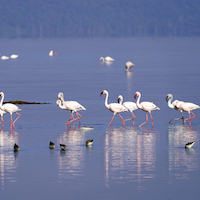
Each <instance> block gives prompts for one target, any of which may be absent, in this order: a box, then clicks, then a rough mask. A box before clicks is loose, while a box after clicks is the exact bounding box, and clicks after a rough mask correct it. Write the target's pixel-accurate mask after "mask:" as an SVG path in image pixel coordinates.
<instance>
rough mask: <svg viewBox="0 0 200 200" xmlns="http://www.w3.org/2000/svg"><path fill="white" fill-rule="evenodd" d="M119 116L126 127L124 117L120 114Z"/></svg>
mask: <svg viewBox="0 0 200 200" xmlns="http://www.w3.org/2000/svg"><path fill="white" fill-rule="evenodd" d="M118 115H119V116H120V117H121V119H122V123H123V125H124V126H125V123H124V122H125V121H124V119H123V117H122V116H121V115H120V114H119V113H118Z"/></svg>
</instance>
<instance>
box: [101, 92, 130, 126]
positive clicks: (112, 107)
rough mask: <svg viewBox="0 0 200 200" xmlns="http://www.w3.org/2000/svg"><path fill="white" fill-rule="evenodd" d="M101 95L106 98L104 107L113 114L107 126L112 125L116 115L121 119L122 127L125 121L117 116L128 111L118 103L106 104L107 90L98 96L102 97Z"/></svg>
mask: <svg viewBox="0 0 200 200" xmlns="http://www.w3.org/2000/svg"><path fill="white" fill-rule="evenodd" d="M102 94H105V95H106V98H105V107H106V108H107V109H108V110H110V111H111V112H113V113H114V114H113V117H112V119H111V121H110V123H109V124H108V126H110V124H111V123H112V121H113V119H114V117H115V115H116V114H118V115H119V116H120V117H121V119H122V123H123V125H125V123H124V122H125V120H124V119H123V117H122V116H121V115H120V114H119V113H120V112H127V111H128V109H127V108H125V107H124V106H123V105H121V104H119V103H110V104H108V91H107V90H103V91H102V92H101V93H100V96H102Z"/></svg>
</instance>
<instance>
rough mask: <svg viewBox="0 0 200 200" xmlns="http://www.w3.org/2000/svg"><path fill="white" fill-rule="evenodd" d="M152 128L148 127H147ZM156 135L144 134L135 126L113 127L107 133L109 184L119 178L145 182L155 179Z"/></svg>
mask: <svg viewBox="0 0 200 200" xmlns="http://www.w3.org/2000/svg"><path fill="white" fill-rule="evenodd" d="M147 130H148V129H147ZM155 143H156V137H155V134H154V133H148V134H143V133H140V132H139V131H137V130H136V129H135V128H134V127H131V128H130V127H129V128H125V127H122V128H110V129H108V130H107V132H106V136H105V149H104V152H105V156H104V157H105V184H106V187H110V184H111V182H112V181H113V180H112V177H115V181H116V180H117V181H118V182H123V181H137V182H138V190H139V188H140V185H141V181H144V179H146V178H154V177H155V174H154V171H155V161H156V153H155V146H156V144H155Z"/></svg>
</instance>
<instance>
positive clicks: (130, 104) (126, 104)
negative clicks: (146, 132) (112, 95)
mask: <svg viewBox="0 0 200 200" xmlns="http://www.w3.org/2000/svg"><path fill="white" fill-rule="evenodd" d="M122 102H123V96H122V95H119V96H118V103H119V104H121V105H122ZM123 106H124V107H125V108H127V109H128V110H129V111H130V112H131V114H132V119H133V125H134V119H136V116H135V115H134V113H133V111H134V110H137V109H138V107H137V105H136V103H135V102H132V101H126V102H124V103H123ZM125 121H126V120H125Z"/></svg>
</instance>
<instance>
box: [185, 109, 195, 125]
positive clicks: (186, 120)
mask: <svg viewBox="0 0 200 200" xmlns="http://www.w3.org/2000/svg"><path fill="white" fill-rule="evenodd" d="M191 113H192V114H193V117H191V115H190V112H189V118H187V119H185V120H184V124H185V122H186V121H187V120H188V119H189V120H190V123H191V119H192V118H195V117H196V115H195V114H194V113H193V112H192V111H191Z"/></svg>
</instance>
